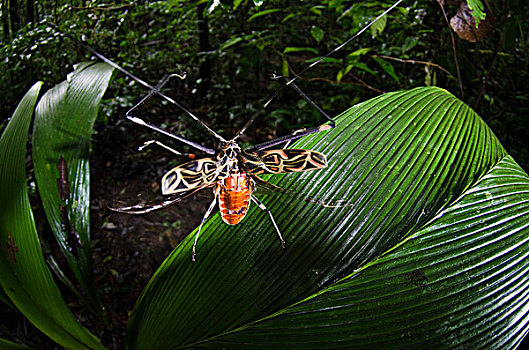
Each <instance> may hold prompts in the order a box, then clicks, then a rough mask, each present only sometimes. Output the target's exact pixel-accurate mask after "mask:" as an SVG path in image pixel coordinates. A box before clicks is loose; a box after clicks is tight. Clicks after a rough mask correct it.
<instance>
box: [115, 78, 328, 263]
mask: <svg viewBox="0 0 529 350" xmlns="http://www.w3.org/2000/svg"><path fill="white" fill-rule="evenodd" d="M172 76H178V77H180V78H183V76H180V75H174V74H173V75H172ZM170 78H171V76H169V77H166V78H165V79H164V80H162V82H160V83H159V84H158V86H157V89H158V90H159V88H160V87H161V86H163V85H164V84H165V83H167V81H168V80H169V79H170ZM151 95H152V93H151V94H149V95H148V96H146V97H145V98H144V99H143V100H142V101H140V103H138V104H137V105H136V106H134V107H133V108H132V109H131V110H129V112H128V113H127V118H128V119H129V120H131V121H132V122H134V123H137V124H140V125H143V126H145V127H148V128H150V129H153V130H155V131H158V132H160V133H163V134H164V135H167V136H170V137H172V138H175V139H177V140H179V141H182V142H184V143H186V144H188V145H190V146H193V147H194V148H196V149H198V150H200V151H202V152H204V153H206V154H210V155H212V157H206V158H199V159H194V160H191V161H189V162H187V163H184V164H181V165H179V166H176V167H174V168H173V169H171V170H169V171H168V172H167V173H166V174H165V175H164V176H163V178H162V181H161V184H162V186H161V188H162V194H163V195H165V196H170V197H168V199H166V200H164V201H162V202H161V203H157V204H150V205H133V206H128V207H118V208H111V209H112V210H114V211H117V212H122V213H128V214H143V213H148V212H151V211H153V210H157V209H161V208H164V207H167V206H169V205H172V204H174V203H176V202H179V201H181V200H182V199H184V198H187V197H189V196H190V195H192V194H194V193H196V192H197V191H200V190H203V189H206V188H210V189H212V190H213V194H214V198H213V201H212V202H211V204H210V206H209V207H208V209H207V211H206V213H205V214H204V216H203V218H202V221H201V223H200V226H199V228H198V231H197V234H196V235H195V240H194V243H193V253H192V260H193V261H195V256H196V244H197V241H198V237H199V235H200V231H201V229H202V225H203V224H204V222H205V220H206V219H207V218H208V217H209V216H210V214H211V213H212V211H213V209H214V208H215V206H216V205H217V204H218V206H219V209H220V215H221V218H222V220H223V221H224V222H225V223H226V224H229V225H236V224H238V223H240V222H241V221H242V220H243V219H244V217H245V216H246V214H247V213H248V209H249V207H250V203H251V202H254V203H255V204H256V205H257V206H258V207H259V208H260V209H261V210H264V211H266V212H267V213H268V215H269V218H270V220H271V221H272V224H273V226H274V228H275V230H276V232H277V235H278V236H279V240H280V242H281V246H282V247H283V248H284V247H285V240H284V238H283V236H282V234H281V230H280V229H279V227H278V226H277V223H276V221H275V220H274V216H273V215H272V213H271V212H270V210H268V208H267V207H266V206H265V205H264V204H263V203H262V202H261V201H259V199H258V198H257V197H255V195H254V194H253V192H254V190H255V188H256V186H257V185H262V186H263V187H268V188H270V187H274V185H271V184H269V183H267V182H266V181H265V180H263V179H261V178H259V177H258V176H257V175H258V174H285V173H290V172H303V171H311V170H318V169H323V168H325V167H327V159H326V157H325V155H324V154H322V153H320V152H317V151H314V150H309V149H269V148H271V147H273V146H276V145H278V144H281V143H285V142H289V141H292V140H295V139H298V138H301V137H303V136H306V135H309V134H313V133H317V132H320V131H324V130H329V129H331V128H333V127H334V126H335V124H334V121H333V120H332V118H331V117H329V116H328V115H327V114H325V112H323V111H322V113H323V115H324V116H325V117H326V118H328V119H329V124H324V125H322V126H319V127H315V128H309V129H302V130H296V131H294V132H293V133H291V134H290V135H287V136H283V137H279V138H276V139H273V140H270V141H267V142H264V143H262V144H258V145H254V146H251V147H249V148H246V149H242V148H241V147H240V146H239V144H238V143H237V138H239V137H240V136H241V135H243V133H244V131H245V130H246V129H247V128H248V126H250V124H251V122H252V121H253V120H255V118H256V117H257V115H254V117H252V119H250V121H249V122H248V123H247V124H246V125H245V126H244V127H243V128H242V129H241V130H240V131H239V132H238V133H237V134H236V135H235V137H233V138H232V139H230V140H225V139H224V138H223V137H222V136H220V135H218V134H217V133H215V132H214V131H213V130H211V129H209V127H207V125H205V124H203V123H202V121H200V120H199V119H198V118H197V121H198V122H199V123H200V124H201V125H203V126H204V128H206V130H208V131H209V132H210V133H211V134H212V135H213V136H215V137H216V138H217V139H219V140H220V142H221V144H222V146H221V148H220V150H219V152H215V151H214V150H212V149H209V148H206V147H204V146H202V145H199V144H196V143H194V142H192V141H190V140H187V139H184V138H182V137H180V136H178V135H174V134H170V133H168V132H167V131H165V130H162V129H160V128H158V127H156V126H154V125H151V124H149V123H147V122H145V121H144V120H142V119H140V118H138V117H135V116H132V115H131V111H132V110H134V109H135V108H136V107H137V106H138V105H140V104H141V103H142V102H143V101H145V99H146V98H149V97H150V96H151ZM305 96H306V95H305ZM318 108H319V107H318ZM150 145H158V146H160V147H163V148H165V149H167V150H169V151H171V152H173V153H174V154H176V155H179V156H187V157H189V158H192V159H193V158H195V157H196V156H195V155H194V154H183V153H180V152H178V151H176V150H174V149H173V148H171V147H169V146H167V145H165V144H163V143H161V142H160V141H157V140H150V141H147V142H145V143H144V145H143V146H142V147H140V150H142V149H144V148H145V147H147V146H150ZM274 188H275V187H274ZM277 189H280V188H279V187H277Z"/></svg>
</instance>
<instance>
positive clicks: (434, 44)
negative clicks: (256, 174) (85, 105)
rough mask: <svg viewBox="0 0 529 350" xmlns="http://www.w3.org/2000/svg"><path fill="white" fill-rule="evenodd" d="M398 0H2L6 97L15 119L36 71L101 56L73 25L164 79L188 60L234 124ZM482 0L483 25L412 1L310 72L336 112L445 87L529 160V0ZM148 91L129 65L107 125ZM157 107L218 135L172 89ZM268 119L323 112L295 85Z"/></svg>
mask: <svg viewBox="0 0 529 350" xmlns="http://www.w3.org/2000/svg"><path fill="white" fill-rule="evenodd" d="M470 3H471V4H472V3H474V1H472V2H470ZM389 5H391V3H390V2H387V1H370V2H351V1H342V0H323V1H304V2H297V1H266V2H263V1H222V2H217V1H167V2H166V1H162V2H148V1H133V2H99V1H94V2H91V1H20V0H2V4H1V6H2V7H1V10H2V12H1V21H2V26H1V29H0V38H1V40H2V42H1V48H0V60H1V66H0V71H1V74H0V89H1V96H2V102H1V106H0V111H1V113H2V118H3V119H6V118H7V117H8V116H10V115H11V113H12V112H13V110H14V108H15V106H16V104H17V103H18V101H19V100H20V98H21V97H22V96H23V94H24V93H25V92H26V91H27V89H28V88H29V87H30V86H31V85H32V84H33V83H34V82H36V81H38V80H44V81H45V82H46V83H47V84H48V86H52V85H53V84H54V83H57V82H60V81H62V80H63V79H64V78H65V76H66V74H67V73H68V72H70V71H71V69H72V65H73V64H75V63H78V62H81V61H84V60H88V59H89V58H90V56H91V55H90V54H89V52H88V51H87V50H86V49H85V48H83V47H82V46H80V45H77V44H76V43H75V42H74V41H72V40H70V39H68V38H67V37H65V36H64V35H61V34H59V33H64V34H67V35H68V36H70V37H73V38H76V39H82V40H83V41H84V42H85V43H86V44H87V45H89V46H90V47H92V48H94V49H96V50H97V51H99V52H101V53H103V54H104V55H106V56H107V57H109V58H111V59H113V60H114V61H116V62H117V63H118V64H120V65H123V66H124V67H125V68H127V69H129V70H131V71H132V72H133V73H134V74H136V75H137V76H139V77H141V78H143V79H145V80H147V81H149V82H150V83H153V84H154V83H155V82H157V81H158V80H159V79H161V78H162V77H163V76H164V75H165V74H167V73H174V72H181V71H186V72H187V79H186V80H185V81H174V82H172V83H170V84H169V86H168V87H167V90H166V92H167V94H168V95H170V96H173V97H174V98H176V99H177V100H178V101H179V102H181V103H182V104H184V105H186V106H188V107H189V108H190V109H191V110H193V111H194V112H195V113H196V114H198V115H199V116H201V117H202V118H203V119H204V120H205V121H206V122H207V123H208V124H209V125H211V126H212V127H213V128H214V129H215V130H218V131H219V132H221V133H223V134H224V135H225V136H226V137H230V135H231V134H233V132H234V131H236V129H237V128H238V127H240V126H241V125H242V124H243V123H244V121H245V120H246V119H247V118H248V117H249V116H250V115H252V114H253V113H254V112H255V111H256V110H257V109H258V108H259V107H260V106H261V105H262V103H263V102H264V101H265V100H266V99H267V97H268V96H269V95H270V94H271V93H272V92H273V91H274V90H275V89H277V87H278V85H279V84H280V81H275V80H272V79H270V78H271V76H272V74H274V73H275V74H285V75H286V74H289V75H290V76H292V74H295V73H297V72H299V71H300V70H301V69H302V68H303V67H305V66H306V65H307V64H308V63H309V62H311V60H314V59H315V58H316V57H319V56H320V55H323V54H325V53H327V52H328V51H330V50H332V49H333V48H334V47H336V46H337V45H339V44H340V43H341V42H343V41H344V40H346V39H347V38H348V37H350V36H351V35H352V34H353V33H355V32H356V31H358V30H359V29H361V28H362V27H363V26H364V25H365V24H366V23H367V22H368V20H369V19H372V18H373V17H374V16H375V15H376V14H378V13H380V12H381V10H382V9H384V8H387V7H389ZM483 6H484V8H483V12H484V13H485V15H486V17H485V20H483V21H481V24H480V27H479V29H476V28H475V26H474V23H473V22H472V21H473V17H472V16H471V15H470V13H469V12H470V11H469V9H468V8H466V10H465V7H466V3H465V2H464V1H447V0H444V1H405V2H404V3H403V4H402V5H401V6H399V10H397V11H394V12H392V13H391V14H390V15H389V16H387V17H385V18H384V19H383V20H381V21H379V23H377V24H376V25H375V26H373V27H372V28H371V29H370V30H369V31H367V32H366V33H365V34H364V35H362V36H360V37H359V38H357V39H356V40H354V41H353V42H352V43H351V44H349V45H348V46H347V47H345V48H344V49H342V50H341V51H339V52H338V53H336V54H335V55H333V56H332V58H329V59H327V60H325V62H323V63H322V64H319V65H318V66H317V67H315V69H312V70H309V71H308V72H307V73H306V74H305V75H304V76H303V79H302V82H301V83H300V84H301V85H302V88H303V89H304V90H305V91H306V92H307V93H308V95H309V96H310V97H311V98H312V99H313V100H314V101H315V102H317V103H318V104H320V105H321V106H322V107H323V108H324V109H325V110H326V111H328V113H329V114H330V115H337V114H338V113H340V112H342V111H344V110H345V109H346V108H348V107H350V106H352V105H353V104H355V103H358V102H360V101H364V100H366V99H368V98H371V97H374V96H376V95H379V94H381V93H383V92H388V91H395V90H402V89H409V88H412V87H415V86H423V85H437V86H440V87H443V88H445V89H447V90H449V91H450V92H452V93H453V94H455V95H456V96H458V97H459V98H460V99H462V100H463V101H465V102H466V103H467V104H468V105H469V106H471V107H472V108H473V109H474V110H476V112H478V114H479V115H480V116H481V117H482V118H483V119H485V121H486V122H487V123H488V124H489V125H490V126H491V128H492V129H493V130H494V132H495V133H496V135H497V136H498V137H499V138H500V140H501V141H502V143H503V144H504V146H505V147H506V148H507V149H508V151H509V153H511V154H512V155H513V156H514V158H515V159H516V160H517V161H518V162H519V163H520V164H521V165H522V166H523V167H524V168H525V169H526V170H527V169H529V149H528V145H527V142H526V140H527V139H528V137H529V122H528V113H527V112H528V108H529V101H528V99H529V88H528V85H527V81H528V78H529V76H528V74H529V73H528V69H527V68H528V62H529V61H528V57H527V53H528V48H527V42H526V40H527V34H528V26H529V21H527V13H528V10H529V4H528V3H527V2H525V1H522V0H505V1H492V2H486V1H485V2H483ZM445 16H446V17H445ZM447 21H451V22H452V29H451V27H450V25H449V24H448V22H447ZM49 23H52V24H55V25H57V26H58V28H56V29H52V28H51V27H50V25H49ZM454 29H455V30H454ZM456 31H457V32H458V33H457V32H456ZM460 36H461V37H462V38H463V39H462V38H461V37H460ZM145 93H146V91H145V89H144V88H143V87H141V86H139V85H138V84H135V83H134V81H132V80H131V79H129V78H127V77H125V76H124V75H123V74H116V76H115V79H114V82H113V84H112V90H111V92H110V93H108V94H107V96H106V103H105V105H104V107H103V109H102V112H101V118H100V123H101V124H99V125H98V127H99V128H102V127H104V126H105V125H114V124H116V123H120V122H121V121H122V120H123V116H124V111H125V110H126V109H127V108H130V107H131V106H132V105H133V104H134V103H135V102H137V101H138V100H139V99H140V98H141V96H143V95H144V94H145ZM145 108H146V109H145V110H144V111H145V114H147V115H148V116H149V118H150V120H151V121H152V122H157V123H161V124H168V125H171V128H173V130H175V131H178V132H179V133H180V134H183V136H185V137H188V138H191V139H194V140H196V141H198V142H203V143H205V144H210V146H211V142H212V141H213V140H210V139H208V136H206V135H204V134H203V132H202V130H201V129H200V128H196V127H195V126H194V125H192V124H193V123H192V122H190V121H189V120H188V118H186V117H185V116H183V114H182V113H181V112H180V111H178V110H175V109H173V108H172V107H171V106H164V105H162V104H161V103H160V101H153V103H152V104H150V105H148V106H146V107H145ZM262 119H264V121H262V124H261V125H257V126H256V127H255V128H253V130H252V131H251V132H250V136H251V137H252V138H257V139H259V138H262V137H267V135H270V134H276V133H282V132H285V131H286V130H289V129H292V128H294V127H297V126H300V125H314V124H315V123H317V122H318V120H319V117H318V114H317V113H315V112H314V111H313V110H312V107H310V106H308V105H307V104H306V102H305V101H304V100H302V99H301V98H300V97H299V95H296V94H295V93H294V94H290V93H285V94H284V95H282V96H280V98H279V100H278V102H277V103H276V104H275V105H274V106H272V108H269V109H268V111H267V113H266V116H264V117H263V118H262ZM258 130H260V131H258ZM258 133H260V134H261V135H257V134H258Z"/></svg>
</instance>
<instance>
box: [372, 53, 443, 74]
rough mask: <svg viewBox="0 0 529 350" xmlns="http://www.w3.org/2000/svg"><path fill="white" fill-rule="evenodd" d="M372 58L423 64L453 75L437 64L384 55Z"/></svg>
mask: <svg viewBox="0 0 529 350" xmlns="http://www.w3.org/2000/svg"><path fill="white" fill-rule="evenodd" d="M373 57H380V58H385V59H388V60H393V61H397V62H402V63H413V64H424V65H426V66H432V67H435V68H438V69H440V70H442V71H443V72H445V73H446V74H448V75H452V76H453V74H452V73H450V72H449V71H448V70H447V69H446V68H443V67H442V66H440V65H438V64H437V63H432V62H426V61H417V60H403V59H402V58H397V57H391V56H386V55H373Z"/></svg>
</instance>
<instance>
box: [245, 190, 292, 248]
mask: <svg viewBox="0 0 529 350" xmlns="http://www.w3.org/2000/svg"><path fill="white" fill-rule="evenodd" d="M252 200H253V201H254V203H255V204H257V206H258V207H259V209H261V210H264V211H266V212H267V213H268V215H269V216H270V220H272V224H274V227H275V229H276V231H277V234H278V236H279V240H280V241H281V246H282V247H283V248H285V240H284V239H283V236H282V235H281V231H279V227H277V224H276V221H275V220H274V217H273V215H272V212H271V211H270V210H268V208H267V207H265V205H264V204H263V203H261V201H260V200H259V199H257V198H256V197H255V196H252Z"/></svg>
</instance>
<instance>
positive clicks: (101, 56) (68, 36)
mask: <svg viewBox="0 0 529 350" xmlns="http://www.w3.org/2000/svg"><path fill="white" fill-rule="evenodd" d="M46 24H48V25H49V26H50V27H52V28H53V29H55V30H56V32H57V33H59V34H60V35H61V36H64V37H67V38H69V39H70V40H72V41H73V42H74V43H77V44H79V45H81V46H82V47H84V48H85V49H86V50H88V51H89V52H90V53H91V54H93V55H94V56H96V57H97V58H99V59H100V60H102V61H103V62H105V63H107V64H109V65H111V66H112V67H114V68H115V69H117V70H119V71H120V72H121V73H123V74H125V75H126V76H128V77H129V78H131V79H133V80H135V81H137V82H138V83H139V84H141V85H143V86H145V87H146V88H147V89H149V90H150V92H149V94H147V96H146V98H148V97H150V96H152V94H157V95H159V96H161V97H162V98H164V99H165V100H167V101H169V102H170V103H172V104H174V105H175V106H176V107H178V108H180V109H181V110H182V111H183V112H184V113H185V114H187V115H188V116H189V117H190V118H191V119H193V120H194V121H196V122H197V123H198V124H200V126H202V127H203V128H204V129H205V130H206V131H207V132H209V133H210V134H211V135H213V136H214V137H215V138H217V139H218V140H220V141H222V142H226V140H225V139H224V138H223V137H222V136H220V135H219V134H217V133H216V132H215V131H213V130H212V129H211V128H210V127H209V126H207V125H206V123H204V122H203V121H202V120H200V118H198V117H197V116H196V115H194V114H193V113H191V111H190V110H188V109H187V108H185V107H184V106H183V105H181V104H180V103H178V102H176V101H175V100H174V99H172V98H170V97H169V96H167V95H165V94H164V93H162V92H161V91H160V90H159V88H157V87H154V86H152V85H150V84H149V83H147V82H146V81H144V80H142V79H140V78H139V77H137V76H135V75H134V74H132V73H131V72H129V71H128V70H126V69H125V68H123V67H121V66H120V65H118V64H117V63H115V62H114V61H112V60H110V59H108V58H107V57H105V56H104V55H102V54H100V53H99V52H97V51H96V50H94V49H93V48H91V47H90V46H88V45H86V44H85V43H83V42H82V41H81V40H79V39H77V38H74V37H73V36H71V35H68V34H66V33H63V32H61V31H60V30H59V28H58V26H57V25H56V24H53V23H51V22H46ZM173 76H178V77H180V78H181V79H183V78H184V77H185V74H182V75H178V74H171V75H170V76H169V77H166V78H164V79H167V80H169V79H170V78H171V77H173ZM162 81H163V79H162ZM163 85H165V83H164V84H162V86H163ZM146 98H144V99H143V100H142V101H144V100H145V99H146ZM133 109H134V107H133ZM127 118H129V116H128V115H127ZM129 119H130V118H129Z"/></svg>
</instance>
